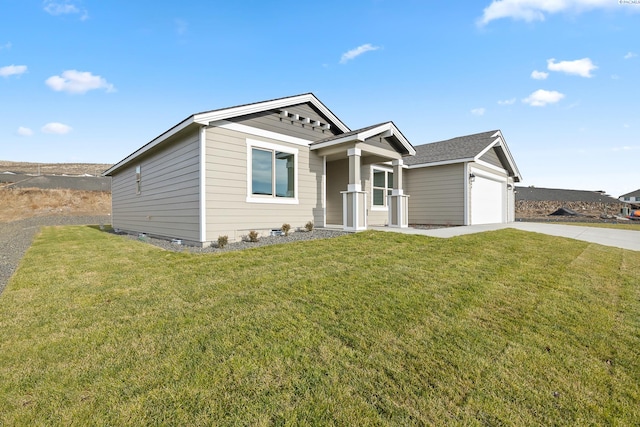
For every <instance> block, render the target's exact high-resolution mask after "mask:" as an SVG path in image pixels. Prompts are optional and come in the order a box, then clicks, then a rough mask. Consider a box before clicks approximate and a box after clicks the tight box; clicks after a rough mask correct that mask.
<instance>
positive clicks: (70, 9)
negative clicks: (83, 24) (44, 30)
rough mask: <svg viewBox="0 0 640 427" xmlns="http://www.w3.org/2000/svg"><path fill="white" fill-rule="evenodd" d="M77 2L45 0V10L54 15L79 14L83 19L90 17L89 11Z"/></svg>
mask: <svg viewBox="0 0 640 427" xmlns="http://www.w3.org/2000/svg"><path fill="white" fill-rule="evenodd" d="M75 3H76V2H74V1H70V0H64V1H54V0H45V1H44V10H45V12H47V13H48V14H49V15H53V16H59V15H70V14H79V15H80V19H81V20H83V21H84V20H86V19H88V18H89V13H88V12H87V10H86V9H83V8H80V7H78V6H76V4H75Z"/></svg>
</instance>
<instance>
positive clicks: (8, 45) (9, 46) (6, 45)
mask: <svg viewBox="0 0 640 427" xmlns="http://www.w3.org/2000/svg"><path fill="white" fill-rule="evenodd" d="M3 49H11V42H6V43H5V44H3V45H0V50H3Z"/></svg>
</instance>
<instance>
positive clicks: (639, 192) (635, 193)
mask: <svg viewBox="0 0 640 427" xmlns="http://www.w3.org/2000/svg"><path fill="white" fill-rule="evenodd" d="M620 197H640V189H638V190H636V191H632V192H631V193H627V194H623V195H622V196H620Z"/></svg>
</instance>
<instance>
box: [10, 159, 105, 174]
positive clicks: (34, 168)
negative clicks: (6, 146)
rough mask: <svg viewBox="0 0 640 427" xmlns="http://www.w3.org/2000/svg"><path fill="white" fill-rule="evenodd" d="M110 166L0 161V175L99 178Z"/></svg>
mask: <svg viewBox="0 0 640 427" xmlns="http://www.w3.org/2000/svg"><path fill="white" fill-rule="evenodd" d="M111 166H112V165H110V164H104V163H29V162H10V161H6V160H0V173H2V172H13V173H24V174H40V175H85V174H87V175H94V176H99V175H100V174H102V172H104V171H106V170H107V169H109V168H110V167H111Z"/></svg>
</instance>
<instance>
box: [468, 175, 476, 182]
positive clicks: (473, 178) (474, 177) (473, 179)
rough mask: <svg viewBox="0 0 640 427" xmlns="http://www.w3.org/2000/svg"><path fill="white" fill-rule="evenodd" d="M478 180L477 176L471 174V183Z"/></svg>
mask: <svg viewBox="0 0 640 427" xmlns="http://www.w3.org/2000/svg"><path fill="white" fill-rule="evenodd" d="M475 180H476V176H475V175H474V174H473V173H470V174H469V182H473V181H475Z"/></svg>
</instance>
